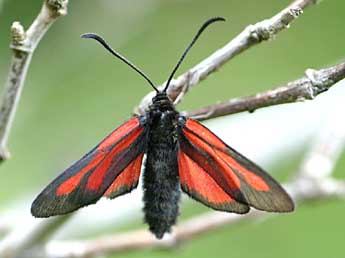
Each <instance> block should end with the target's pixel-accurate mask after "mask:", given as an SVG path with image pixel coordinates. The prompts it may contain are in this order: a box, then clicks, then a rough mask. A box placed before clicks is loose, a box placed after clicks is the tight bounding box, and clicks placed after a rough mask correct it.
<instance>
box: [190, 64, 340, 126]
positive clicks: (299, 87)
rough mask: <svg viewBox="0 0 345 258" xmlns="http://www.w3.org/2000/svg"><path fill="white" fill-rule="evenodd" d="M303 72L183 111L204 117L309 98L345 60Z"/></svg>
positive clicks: (335, 79) (334, 76)
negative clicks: (245, 93) (256, 91)
mask: <svg viewBox="0 0 345 258" xmlns="http://www.w3.org/2000/svg"><path fill="white" fill-rule="evenodd" d="M305 74H306V76H304V77H302V78H300V79H298V80H295V81H292V82H289V83H287V84H286V85H284V86H280V87H278V88H276V89H273V90H269V91H266V92H263V93H259V94H256V95H254V96H249V97H243V98H237V99H231V100H229V101H227V102H223V103H218V104H214V105H210V106H207V107H203V108H199V109H196V110H193V111H189V112H183V114H184V115H186V116H188V117H192V118H195V119H198V120H206V119H211V118H215V117H220V116H225V115H230V114H234V113H239V112H243V111H249V112H253V111H255V110H256V109H258V108H263V107H268V106H273V105H279V104H284V103H292V102H297V101H304V100H311V99H314V98H315V97H316V96H317V95H319V94H321V93H322V92H324V91H327V90H328V89H329V88H330V87H332V86H333V85H334V84H335V83H337V82H338V81H340V80H342V79H344V78H345V63H340V64H337V65H335V66H332V67H328V68H324V69H320V70H313V69H308V70H307V71H306V72H305Z"/></svg>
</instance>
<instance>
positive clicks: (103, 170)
mask: <svg viewBox="0 0 345 258" xmlns="http://www.w3.org/2000/svg"><path fill="white" fill-rule="evenodd" d="M143 130H144V128H138V129H136V130H134V131H133V132H132V133H131V134H129V135H128V136H127V137H126V141H121V142H120V143H119V144H117V145H116V146H115V147H114V148H113V149H112V150H111V152H110V153H109V154H108V155H107V157H105V158H104V160H103V161H102V162H101V163H100V164H99V165H98V166H97V168H96V169H95V171H93V172H92V174H91V175H90V177H89V179H88V181H87V185H86V188H87V189H88V190H91V191H97V190H98V189H99V187H100V186H101V185H102V183H103V180H104V177H105V175H106V174H107V173H108V172H109V168H110V166H111V165H112V163H113V160H114V155H116V154H118V153H120V152H121V151H123V150H124V149H126V148H128V147H129V146H130V145H131V144H132V143H133V142H134V141H135V140H136V139H137V138H138V136H139V135H140V134H141V133H142V132H143Z"/></svg>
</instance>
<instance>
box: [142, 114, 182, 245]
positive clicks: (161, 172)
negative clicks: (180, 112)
mask: <svg viewBox="0 0 345 258" xmlns="http://www.w3.org/2000/svg"><path fill="white" fill-rule="evenodd" d="M175 134H176V133H175V127H174V116H173V114H172V113H166V112H164V113H159V114H158V115H157V114H156V115H155V117H154V118H153V120H152V125H151V126H150V133H149V139H148V148H147V158H146V165H145V169H144V181H143V188H144V214H145V222H146V223H147V224H148V225H149V229H150V231H151V232H152V233H153V234H154V235H155V236H156V237H157V238H159V239H160V238H162V237H163V235H164V233H166V232H170V230H171V226H173V225H174V224H175V223H176V219H177V216H178V201H179V199H180V180H179V175H178V164H177V142H176V136H175Z"/></svg>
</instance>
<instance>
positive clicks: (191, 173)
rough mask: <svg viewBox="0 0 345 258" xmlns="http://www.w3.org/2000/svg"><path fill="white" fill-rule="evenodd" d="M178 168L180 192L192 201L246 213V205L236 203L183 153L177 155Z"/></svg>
mask: <svg viewBox="0 0 345 258" xmlns="http://www.w3.org/2000/svg"><path fill="white" fill-rule="evenodd" d="M178 167H179V176H180V181H181V187H182V190H183V191H184V192H185V193H187V194H188V195H189V196H191V197H192V198H193V199H195V200H197V201H200V202H201V203H203V204H205V205H207V206H209V207H211V208H213V209H217V210H223V211H231V212H237V213H246V212H248V211H249V207H248V206H247V205H243V204H240V203H238V202H236V201H235V200H234V199H233V198H232V197H231V196H230V195H229V194H227V193H226V192H225V191H224V190H223V189H222V188H221V187H220V186H219V185H218V184H217V183H216V182H215V181H214V180H213V178H212V177H210V176H209V175H208V174H207V173H206V171H205V170H204V169H203V168H201V167H200V166H199V165H198V164H197V163H196V162H194V161H193V160H192V159H191V158H189V157H188V156H187V155H186V154H185V153H183V152H182V151H179V153H178Z"/></svg>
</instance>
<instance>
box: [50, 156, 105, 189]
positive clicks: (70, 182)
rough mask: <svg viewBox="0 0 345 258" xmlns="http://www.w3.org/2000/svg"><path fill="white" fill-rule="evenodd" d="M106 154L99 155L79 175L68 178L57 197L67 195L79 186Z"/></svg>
mask: <svg viewBox="0 0 345 258" xmlns="http://www.w3.org/2000/svg"><path fill="white" fill-rule="evenodd" d="M105 154H106V153H104V152H103V153H102V152H101V153H98V154H97V156H96V157H95V158H94V159H93V160H91V162H90V163H89V164H87V165H86V166H85V167H83V168H82V169H81V170H80V171H79V172H78V173H77V174H75V175H74V176H72V177H70V178H68V179H67V180H66V181H65V182H63V183H62V184H61V185H60V186H59V187H58V188H57V190H56V194H57V195H66V194H69V193H71V192H73V190H74V189H75V188H76V187H77V186H78V185H79V183H80V180H81V179H82V178H83V176H84V175H85V173H87V172H88V171H90V169H92V168H94V167H95V166H96V165H98V163H99V162H100V161H101V160H102V159H103V158H104V156H105Z"/></svg>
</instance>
